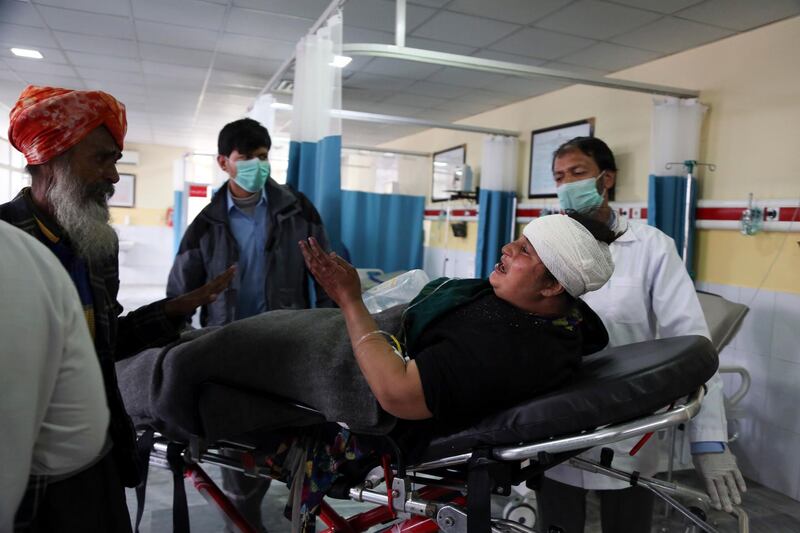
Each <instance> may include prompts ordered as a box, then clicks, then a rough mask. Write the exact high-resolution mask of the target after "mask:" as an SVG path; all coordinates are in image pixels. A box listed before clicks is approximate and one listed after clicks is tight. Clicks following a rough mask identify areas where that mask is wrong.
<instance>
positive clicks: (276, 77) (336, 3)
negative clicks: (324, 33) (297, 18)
mask: <svg viewBox="0 0 800 533" xmlns="http://www.w3.org/2000/svg"><path fill="white" fill-rule="evenodd" d="M345 2H347V0H333V1H332V2H331V3H330V4H328V7H326V8H325V11H323V12H322V15H320V16H319V18H318V19H317V20H316V22H314V24H312V25H311V28H310V29H309V30H308V32H307V33H306V35H311V34H312V33H314V32H315V31H317V30H318V29H320V28H321V27H322V25H323V24H325V22H326V21H327V20H328V19H329V18H331V15H333V13H334V12H335V11H336V10H337V9H339V8H341V7H342V6H343V5H344V3H345ZM294 54H295V53H294V52H292V55H291V56H289V57H288V58H286V61H284V62H283V63H282V64H281V66H280V67H278V70H276V71H275V74H273V75H272V77H271V78H270V79H269V81H268V82H267V84H266V85H264V88H263V89H261V92H260V93H258V96H256V98H255V100H258V97H259V96H261V95H262V94H266V93H268V92H270V91H272V90H273V89H274V88H275V87H277V86H278V83H280V81H281V78H282V77H283V75H284V74H286V71H287V70H289V67H290V66H292V63H294ZM255 100H254V101H255ZM248 111H249V109H248Z"/></svg>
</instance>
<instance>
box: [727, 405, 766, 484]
mask: <svg viewBox="0 0 800 533" xmlns="http://www.w3.org/2000/svg"><path fill="white" fill-rule="evenodd" d="M762 426H763V423H762V422H761V421H759V420H758V419H756V418H753V417H746V418H742V419H740V420H739V421H738V424H737V427H738V430H739V438H738V439H737V440H736V441H735V442H733V443H731V445H730V446H731V452H732V453H733V454H734V455H735V456H736V461H737V463H738V464H739V469H740V470H741V471H742V475H744V477H746V478H747V479H752V480H753V481H756V482H758V483H761V462H762V461H763V450H762V448H761V441H762V438H763V429H762Z"/></svg>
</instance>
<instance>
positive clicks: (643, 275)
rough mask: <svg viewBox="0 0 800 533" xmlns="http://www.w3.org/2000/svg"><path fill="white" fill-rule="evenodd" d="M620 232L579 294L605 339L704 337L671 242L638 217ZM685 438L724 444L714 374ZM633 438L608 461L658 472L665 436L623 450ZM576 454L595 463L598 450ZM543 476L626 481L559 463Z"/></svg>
mask: <svg viewBox="0 0 800 533" xmlns="http://www.w3.org/2000/svg"><path fill="white" fill-rule="evenodd" d="M626 227H627V231H625V233H623V234H622V235H621V236H620V237H619V238H618V239H617V240H616V241H614V243H612V244H611V255H612V256H613V258H614V274H613V275H612V276H611V279H609V281H608V283H606V284H605V285H604V286H603V287H602V288H600V289H599V290H596V291H594V292H589V293H587V294H585V295H584V296H583V300H584V301H585V302H586V303H587V304H589V306H590V307H591V308H592V309H594V311H595V312H596V313H597V314H598V315H599V316H600V318H601V319H602V321H603V324H605V326H606V329H607V330H608V336H609V345H610V346H620V345H623V344H630V343H634V342H640V341H647V340H652V339H656V338H663V337H675V336H678V335H703V336H704V337H708V338H710V335H709V332H708V326H707V325H706V322H705V318H704V317H703V312H702V309H701V308H700V302H699V301H698V299H697V293H696V292H695V288H694V284H693V283H692V280H691V278H690V277H689V275H688V273H687V272H686V268H685V267H684V266H683V263H682V261H681V259H680V256H678V253H677V250H676V248H675V243H674V241H673V240H672V239H671V238H670V237H668V236H667V235H666V234H664V233H663V232H661V231H660V230H658V229H656V228H654V227H652V226H648V225H646V224H642V223H639V222H628V221H627V219H625V218H620V219H619V220H618V221H617V227H616V228H615V229H616V230H618V231H620V230H624V229H625V228H626ZM688 438H689V441H691V442H700V441H721V442H727V440H728V438H727V422H726V419H725V410H724V405H723V396H722V380H721V379H720V377H719V373H716V374H714V376H713V377H712V378H711V379H710V380H709V382H708V393H707V394H706V397H705V399H704V401H703V405H702V408H701V410H700V413H699V414H698V415H697V416H696V417H695V418H694V419H693V420H692V421H691V423H690V424H689V428H688ZM638 440H639V438H638V437H637V438H633V439H629V440H626V441H623V442H618V443H616V444H614V445H611V446H609V447H611V448H613V449H614V461H613V463H612V466H614V467H615V468H619V469H621V470H625V471H627V472H632V471H634V470H635V471H638V472H640V473H641V474H642V475H645V476H652V475H654V474H656V473H657V472H659V471H663V470H664V465H665V464H666V455H667V454H666V450H668V444H669V443H668V442H667V441H666V439H658V438H656V437H655V436H654V438H652V439H650V441H649V442H648V443H647V444H646V445H645V446H644V447H643V448H642V449H641V450H639V452H638V453H637V454H636V456H634V457H631V456H630V455H629V454H628V452H629V451H630V450H631V448H633V446H634V445H635V444H636V442H638ZM582 457H586V458H587V459H590V460H595V461H599V459H600V449H599V448H596V449H592V450H589V451H588V452H586V453H585V454H584V455H583V456H582ZM546 475H547V477H549V478H551V479H554V480H556V481H560V482H562V483H566V484H569V485H572V486H580V487H583V488H586V489H592V490H603V489H622V488H626V487H629V486H630V485H628V484H626V483H624V482H622V481H617V480H613V479H611V478H609V477H606V476H602V475H599V474H593V473H589V472H585V471H582V470H578V469H576V468H573V467H570V466H569V465H560V466H558V467H555V468H552V469H550V470H549V471H548V472H547V473H546Z"/></svg>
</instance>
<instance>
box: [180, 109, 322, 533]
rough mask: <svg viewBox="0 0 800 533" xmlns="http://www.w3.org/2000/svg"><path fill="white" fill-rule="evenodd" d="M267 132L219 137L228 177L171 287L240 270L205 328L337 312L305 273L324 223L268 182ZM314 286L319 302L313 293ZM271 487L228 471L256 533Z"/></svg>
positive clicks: (228, 486) (186, 287) (302, 200)
mask: <svg viewBox="0 0 800 533" xmlns="http://www.w3.org/2000/svg"><path fill="white" fill-rule="evenodd" d="M271 146H272V140H271V139H270V136H269V132H268V131H267V129H266V128H265V127H264V126H262V125H261V124H259V123H258V122H256V121H255V120H252V119H249V118H245V119H242V120H237V121H235V122H231V123H230V124H227V125H226V126H225V127H224V128H222V131H220V134H219V139H218V155H217V163H218V165H219V167H220V168H221V169H222V170H223V171H224V172H225V173H226V174H227V175H228V177H229V179H228V181H227V182H226V183H225V184H224V185H223V186H222V187H220V189H219V190H218V191H217V192H216V194H214V197H213V198H212V199H211V203H209V205H207V206H206V207H205V208H204V209H203V210H202V211H201V212H200V214H199V215H197V218H195V220H194V221H193V222H192V223H191V224H190V225H189V227H188V228H187V229H186V233H185V234H184V236H183V240H182V241H181V245H180V248H179V250H178V255H177V256H176V257H175V262H174V263H173V265H172V270H171V272H170V275H169V281H168V284H167V294H168V295H179V294H184V293H186V292H188V291H190V290H193V289H194V288H196V287H199V286H202V285H203V284H204V283H206V281H207V280H211V279H214V277H215V276H216V275H218V273H221V272H224V271H225V270H226V269H227V268H228V267H230V266H231V265H233V264H236V277H235V278H234V280H233V282H232V283H231V286H230V288H229V289H228V290H226V291H225V292H224V293H223V294H221V295H220V296H219V297H218V298H217V299H216V301H214V302H211V303H209V304H208V305H205V306H203V307H202V308H201V309H200V324H201V325H202V326H204V327H205V326H221V325H224V324H227V323H229V322H232V321H234V320H239V319H242V318H247V317H250V316H253V315H257V314H259V313H263V312H265V311H271V310H274V309H304V308H309V307H311V306H312V304H313V303H315V304H316V306H317V307H332V306H333V305H334V304H333V301H332V300H331V299H330V298H329V297H328V295H327V294H325V291H323V290H322V288H321V287H320V286H319V285H317V284H316V282H315V281H314V279H313V277H312V276H311V275H310V273H309V272H308V271H307V269H306V266H305V262H304V261H303V256H302V254H301V252H300V249H299V248H298V247H297V243H298V242H299V241H305V240H307V239H308V238H309V237H314V238H315V239H316V240H317V241H319V242H320V244H321V245H322V246H323V247H324V248H327V244H328V239H327V236H326V234H325V228H324V227H323V224H322V220H321V219H320V216H319V213H318V212H317V210H316V209H315V208H314V205H313V204H312V203H311V201H309V200H308V198H306V197H305V196H304V195H303V194H302V193H300V192H297V191H294V190H292V189H291V188H289V187H287V186H285V185H280V184H278V183H277V182H276V181H275V180H273V179H272V178H271V177H270V172H271V167H270V163H269V150H270V148H271ZM311 283H314V287H315V289H316V290H315V293H316V302H312V301H311V295H310V291H309V287H310V286H311ZM268 487H269V482H268V481H266V480H263V479H256V478H248V477H245V476H244V475H242V474H238V473H236V472H233V471H231V470H226V469H223V488H224V489H225V490H226V492H227V493H228V495H229V496H230V497H231V500H232V501H233V503H234V505H236V507H237V508H238V509H239V511H240V512H241V513H242V514H243V515H244V516H245V518H246V519H247V520H248V521H250V522H251V524H252V525H253V527H254V528H256V529H257V530H259V531H260V530H263V525H262V523H261V513H260V506H261V501H262V499H263V497H264V494H265V493H266V491H267V488H268Z"/></svg>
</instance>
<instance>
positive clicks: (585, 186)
mask: <svg viewBox="0 0 800 533" xmlns="http://www.w3.org/2000/svg"><path fill="white" fill-rule="evenodd" d="M605 172H606V171H605V170H604V171H603V172H601V173H600V174H598V175H597V176H596V177H594V178H589V179H585V180H580V181H573V182H572V183H564V184H563V185H559V186H558V187H557V188H556V194H557V195H558V201H559V203H560V204H561V209H563V210H565V211H567V210H573V211H578V212H579V213H586V212H588V211H591V210H592V209H595V208H597V207H600V205H602V203H603V197H602V196H601V195H600V193H599V192H597V180H599V179H600V178H602V177H603V174H605Z"/></svg>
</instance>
